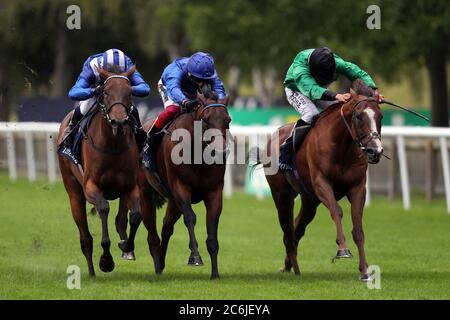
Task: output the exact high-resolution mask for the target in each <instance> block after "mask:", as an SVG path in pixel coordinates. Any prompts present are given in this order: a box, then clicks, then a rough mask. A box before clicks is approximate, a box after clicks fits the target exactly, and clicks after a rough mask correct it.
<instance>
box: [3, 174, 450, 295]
mask: <svg viewBox="0 0 450 320" xmlns="http://www.w3.org/2000/svg"><path fill="white" fill-rule="evenodd" d="M342 204H343V207H344V211H345V213H344V228H345V229H344V231H345V234H346V235H347V240H348V241H347V242H348V244H349V246H350V250H351V251H352V252H353V253H354V255H355V258H354V259H352V260H345V261H337V262H336V263H335V264H332V263H331V257H332V256H333V255H334V254H335V252H336V245H335V227H334V224H333V222H332V220H331V219H330V216H329V214H328V212H327V211H326V210H325V209H324V208H323V207H320V209H319V212H318V214H317V216H316V219H315V220H314V221H313V222H312V223H311V225H310V226H309V228H308V229H307V232H306V235H305V237H304V238H303V240H302V241H301V243H300V246H299V263H300V268H301V271H302V276H301V277H300V278H299V277H295V276H294V275H293V274H292V273H290V274H282V273H279V272H278V269H279V267H281V265H282V262H283V259H284V246H283V244H282V234H281V229H280V227H279V224H278V219H277V214H276V211H275V208H274V204H273V202H272V200H271V199H270V198H267V199H265V200H262V201H258V200H256V199H255V198H253V197H251V196H247V195H244V194H236V195H235V196H234V197H233V198H232V199H230V200H226V201H225V203H224V210H223V212H222V217H221V221H220V226H219V243H220V252H219V271H220V274H221V279H220V280H218V281H211V280H209V275H210V260H209V255H208V253H207V250H206V245H205V238H206V231H205V229H206V228H205V220H204V218H205V217H204V209H203V206H201V205H196V206H195V207H194V210H195V211H196V212H197V218H198V219H197V227H196V231H197V238H198V241H199V247H200V248H199V249H200V253H201V254H202V257H203V260H204V262H205V266H204V267H198V268H193V267H188V266H187V265H186V263H187V258H188V255H189V249H188V234H187V230H186V228H185V226H184V224H183V223H182V222H181V220H180V221H179V222H178V223H177V225H176V227H175V233H174V236H173V237H172V239H171V242H170V245H169V250H168V255H167V261H166V269H165V271H164V273H163V275H162V276H156V275H155V274H154V270H153V264H152V261H151V258H150V254H149V253H148V249H147V248H148V247H147V243H146V234H147V232H146V230H145V228H144V227H143V225H142V226H141V227H140V229H139V231H138V235H137V240H136V257H137V261H134V262H130V261H122V260H120V259H118V257H119V253H120V252H119V249H118V247H117V245H116V243H117V241H118V235H117V234H116V232H115V228H114V215H115V212H116V208H117V202H114V203H113V204H112V211H111V212H112V214H111V216H110V219H109V228H110V235H111V240H112V243H113V246H112V254H113V256H114V259H115V262H116V269H115V270H114V271H113V272H112V273H108V274H105V273H102V272H101V271H100V270H99V268H98V259H99V257H100V254H101V246H100V237H101V225H100V219H99V217H98V216H89V218H88V219H89V225H90V230H91V233H92V234H93V237H94V264H95V266H96V272H97V277H96V278H95V279H89V278H88V277H87V265H86V262H85V259H84V256H83V255H82V253H81V250H80V247H79V237H78V230H77V228H76V226H75V223H74V221H73V220H72V216H71V213H70V209H69V202H68V199H67V195H66V193H65V190H64V188H63V186H62V184H61V183H57V184H56V185H49V184H47V183H46V182H36V183H29V182H28V181H26V180H19V181H17V182H14V183H11V182H9V181H8V179H7V177H6V176H5V175H0V219H1V220H0V221H1V222H0V239H1V241H0V298H1V299H449V298H450V216H449V215H448V214H447V213H446V209H445V208H446V207H445V202H444V201H443V200H436V201H434V202H433V203H432V204H428V203H426V202H425V201H424V200H422V199H421V198H420V197H418V198H414V199H413V205H412V208H413V209H412V210H411V211H409V212H405V211H403V209H402V205H401V201H394V202H389V201H387V200H386V199H385V198H382V197H380V198H375V199H373V205H372V206H371V207H369V208H367V209H366V210H365V217H364V225H365V234H366V252H367V258H368V262H369V264H375V265H378V266H380V268H381V273H382V274H381V276H382V281H381V285H382V288H381V289H380V290H370V289H368V288H367V286H366V285H365V284H364V283H362V282H360V281H358V276H359V274H358V259H357V250H356V246H355V244H354V243H353V241H352V240H351V219H350V215H349V210H348V208H349V206H348V204H347V203H346V202H343V203H342ZM298 206H299V204H297V208H298ZM162 216H163V211H162V210H160V211H159V212H158V221H159V227H158V230H159V231H160V230H161V221H162ZM69 265H78V266H80V267H81V270H82V280H81V289H80V290H68V289H67V287H66V280H67V276H68V274H67V273H66V269H67V267H68V266H69Z"/></svg>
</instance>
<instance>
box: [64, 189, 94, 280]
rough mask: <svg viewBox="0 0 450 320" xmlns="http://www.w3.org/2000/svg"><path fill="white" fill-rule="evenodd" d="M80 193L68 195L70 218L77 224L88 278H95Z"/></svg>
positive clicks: (88, 233)
mask: <svg viewBox="0 0 450 320" xmlns="http://www.w3.org/2000/svg"><path fill="white" fill-rule="evenodd" d="M80 191H81V193H80V194H77V195H69V199H70V207H71V209H72V216H73V219H74V220H75V223H76V224H77V227H78V230H79V232H80V245H81V251H82V252H83V254H84V256H85V257H86V261H87V264H88V269H89V276H90V277H95V271H94V264H93V262H92V249H93V246H92V235H91V233H90V232H89V227H88V223H87V217H86V199H85V198H84V196H83V193H82V192H83V191H82V190H81V188H80Z"/></svg>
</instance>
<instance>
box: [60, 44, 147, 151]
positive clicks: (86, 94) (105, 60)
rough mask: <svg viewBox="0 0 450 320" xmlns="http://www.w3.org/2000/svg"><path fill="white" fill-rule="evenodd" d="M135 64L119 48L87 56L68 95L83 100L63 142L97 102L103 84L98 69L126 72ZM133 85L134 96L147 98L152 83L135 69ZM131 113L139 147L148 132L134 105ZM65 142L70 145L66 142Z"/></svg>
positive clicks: (74, 113)
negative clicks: (148, 82)
mask: <svg viewBox="0 0 450 320" xmlns="http://www.w3.org/2000/svg"><path fill="white" fill-rule="evenodd" d="M133 65H134V64H133V62H132V61H131V59H130V58H129V57H128V56H126V55H125V54H124V53H123V52H122V51H121V50H118V49H109V50H107V51H105V52H103V53H99V54H95V55H92V56H90V57H89V58H87V60H86V61H85V62H84V65H83V70H82V71H81V73H80V75H79V76H78V80H77V82H76V83H75V85H74V86H73V87H72V89H70V91H69V98H71V99H73V100H77V101H80V104H79V105H78V106H77V107H76V108H75V110H74V112H73V115H72V118H71V120H70V123H69V125H68V126H67V128H66V129H65V130H64V137H63V141H67V140H69V139H66V138H67V137H68V136H69V135H70V133H71V132H72V131H73V128H74V127H75V126H76V125H77V124H78V123H79V122H80V120H81V119H82V118H83V116H84V115H86V114H87V113H88V112H89V110H90V109H91V108H92V106H93V105H95V103H96V102H97V97H96V96H97V94H98V88H99V85H101V78H100V75H99V73H98V72H97V70H96V68H102V69H105V70H108V71H110V72H113V71H119V72H126V71H127V70H129V69H130V68H131V67H132V66H133ZM130 84H131V88H132V95H134V96H137V97H145V96H147V95H148V94H149V93H150V87H149V85H148V84H147V83H146V82H145V81H144V79H143V78H142V75H141V74H140V73H139V72H138V71H135V72H134V73H133V74H132V75H131V76H130ZM131 116H132V117H133V118H134V120H135V124H136V126H137V132H136V139H137V143H138V147H139V148H140V146H141V144H142V143H143V142H144V139H145V132H144V130H143V129H142V125H141V121H140V119H139V113H138V110H137V109H136V108H134V107H132V108H131ZM65 143H66V144H67V142H65Z"/></svg>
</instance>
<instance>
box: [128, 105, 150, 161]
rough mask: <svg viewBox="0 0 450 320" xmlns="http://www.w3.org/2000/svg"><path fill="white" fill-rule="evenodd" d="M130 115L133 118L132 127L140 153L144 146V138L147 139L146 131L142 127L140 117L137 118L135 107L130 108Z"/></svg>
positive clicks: (137, 113)
mask: <svg viewBox="0 0 450 320" xmlns="http://www.w3.org/2000/svg"><path fill="white" fill-rule="evenodd" d="M131 117H132V118H133V122H134V128H135V130H136V133H135V138H136V144H137V146H138V151H139V153H141V151H142V149H143V148H144V143H145V140H146V139H147V133H146V132H145V131H144V129H143V128H142V124H141V119H140V118H139V112H138V110H137V108H136V107H134V106H133V107H132V108H131Z"/></svg>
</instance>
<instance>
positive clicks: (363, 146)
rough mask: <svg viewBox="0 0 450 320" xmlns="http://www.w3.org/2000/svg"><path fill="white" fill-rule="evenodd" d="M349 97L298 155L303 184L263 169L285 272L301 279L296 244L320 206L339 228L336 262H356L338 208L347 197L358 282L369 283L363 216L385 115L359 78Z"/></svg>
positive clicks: (326, 114) (274, 149) (283, 132)
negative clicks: (278, 228)
mask: <svg viewBox="0 0 450 320" xmlns="http://www.w3.org/2000/svg"><path fill="white" fill-rule="evenodd" d="M350 92H351V100H350V101H348V102H347V103H344V104H342V103H339V104H338V105H334V106H330V107H328V108H327V109H325V111H323V112H322V113H321V114H320V116H319V118H318V119H317V120H316V122H315V124H314V127H313V128H312V129H311V130H310V132H309V133H308V135H307V136H306V138H305V140H304V142H303V144H302V145H301V147H300V148H299V150H298V151H296V153H295V163H296V170H297V172H298V175H299V180H296V179H287V176H286V175H285V174H283V173H281V172H280V171H278V172H277V173H276V174H271V175H270V174H268V173H267V167H268V166H267V164H265V165H264V167H265V172H266V179H267V181H268V183H269V186H270V189H271V191H272V197H273V200H274V202H275V205H276V208H277V211H278V218H279V222H280V225H281V228H282V230H283V233H284V237H283V241H284V245H285V248H286V254H287V256H286V258H285V261H284V268H282V269H281V271H290V270H291V268H293V269H294V273H295V274H296V275H300V269H299V266H298V262H297V247H298V242H299V240H300V239H301V238H302V236H303V235H304V233H305V229H306V227H307V225H308V224H309V223H310V222H311V221H312V220H313V218H314V216H315V214H316V209H317V206H318V205H319V204H320V203H323V204H324V205H325V206H326V207H327V208H328V210H329V212H330V214H331V217H332V219H333V221H334V223H335V224H336V232H337V237H336V243H337V245H338V246H339V249H338V252H337V255H336V257H335V258H351V257H352V255H351V253H350V251H349V250H348V247H347V244H346V242H345V237H344V233H343V229H342V224H341V220H342V216H343V212H342V208H341V207H340V206H339V204H338V201H339V200H340V199H341V198H343V197H347V199H348V200H349V201H350V203H351V215H352V222H353V230H352V235H353V240H354V242H355V243H356V245H357V247H358V252H359V271H360V273H361V275H360V279H361V280H363V281H369V280H370V279H371V277H370V274H368V272H367V269H368V264H367V261H366V256H365V251H364V231H363V225H362V216H363V208H364V203H365V195H366V171H367V167H368V163H371V164H375V163H378V161H379V160H380V157H381V155H382V153H383V148H382V143H381V135H380V133H381V119H382V113H381V110H380V108H379V106H378V101H377V99H375V98H374V97H373V91H372V89H370V88H369V87H367V86H366V85H365V84H364V82H362V81H361V80H360V79H357V80H356V81H355V82H354V83H353V84H352V89H351V90H350ZM292 128H293V124H288V125H285V126H283V127H281V128H280V129H279V130H278V131H277V132H276V134H275V135H272V137H271V138H270V139H269V141H268V143H267V149H266V150H267V154H268V155H269V157H270V154H278V146H279V145H280V144H281V143H283V141H284V140H286V138H287V137H288V136H289V135H290V133H291V130H292ZM274 139H278V140H277V141H275V140H274ZM294 139H295V136H294ZM274 142H275V143H274ZM272 159H275V157H273V158H272ZM276 160H278V157H276ZM267 161H269V160H267ZM293 180H295V181H294V182H293ZM298 193H300V195H301V209H300V212H299V214H298V216H297V218H296V219H295V227H294V223H293V220H294V219H293V208H294V198H295V197H296V196H297V195H298Z"/></svg>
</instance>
